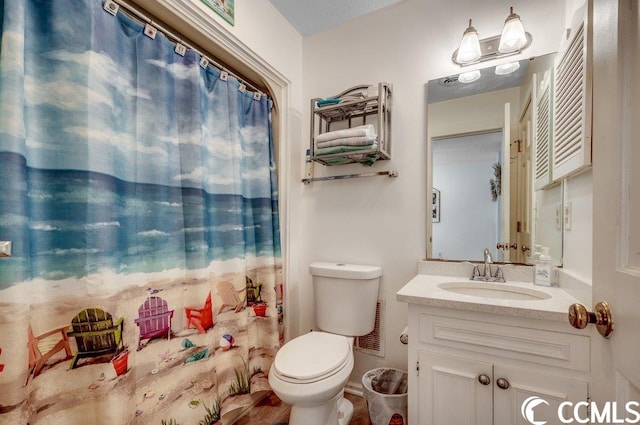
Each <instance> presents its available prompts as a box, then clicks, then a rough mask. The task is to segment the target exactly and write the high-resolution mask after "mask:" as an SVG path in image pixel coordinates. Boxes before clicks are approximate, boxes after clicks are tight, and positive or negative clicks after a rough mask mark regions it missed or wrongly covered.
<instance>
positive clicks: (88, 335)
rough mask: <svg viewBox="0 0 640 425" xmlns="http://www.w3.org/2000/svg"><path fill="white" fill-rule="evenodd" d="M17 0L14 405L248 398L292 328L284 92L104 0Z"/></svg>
mask: <svg viewBox="0 0 640 425" xmlns="http://www.w3.org/2000/svg"><path fill="white" fill-rule="evenodd" d="M0 8H1V10H0V31H1V37H2V39H1V44H0V241H11V242H12V248H13V249H12V255H11V256H10V257H6V256H4V257H0V423H2V424H22V425H24V424H30V425H36V424H43V425H57V424H64V425H72V424H145V425H146V424H158V425H160V424H180V425H189V424H215V423H217V422H218V421H219V420H220V418H221V417H222V416H224V415H225V414H227V413H230V412H232V411H237V409H241V408H243V407H246V406H249V405H250V403H251V402H252V400H254V399H255V397H257V396H258V395H259V393H260V392H263V391H267V390H269V386H268V379H267V375H268V372H269V368H270V366H271V363H272V361H273V358H274V356H275V352H276V350H277V349H278V348H279V346H280V345H281V343H282V318H283V311H282V295H283V278H282V268H281V250H280V232H279V226H278V222H279V221H278V220H279V219H278V195H277V185H276V168H275V161H274V152H273V140H272V132H271V107H272V101H271V100H270V99H269V98H268V97H267V96H266V95H264V94H261V93H259V92H252V91H250V90H249V89H247V88H246V87H245V85H244V84H241V83H240V82H239V81H238V80H237V79H236V78H234V77H232V76H230V75H228V74H227V73H225V72H221V71H219V70H217V69H215V68H214V67H212V66H210V65H209V64H208V63H207V59H206V58H204V57H203V56H202V55H201V54H200V53H198V52H195V51H192V50H189V49H187V50H186V51H184V50H183V49H181V48H180V46H176V43H175V42H172V41H170V40H169V39H168V38H167V37H166V36H165V35H163V34H161V33H160V31H155V30H154V28H152V27H150V26H146V27H145V25H143V24H141V23H139V22H138V21H136V20H133V19H131V18H130V17H129V16H128V15H126V14H125V13H123V12H122V11H116V10H114V9H110V10H109V11H107V10H105V9H109V8H108V7H107V8H105V7H104V4H103V2H102V1H100V0H55V1H50V0H21V1H13V0H11V1H0Z"/></svg>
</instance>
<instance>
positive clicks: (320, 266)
mask: <svg viewBox="0 0 640 425" xmlns="http://www.w3.org/2000/svg"><path fill="white" fill-rule="evenodd" d="M309 272H310V273H311V275H313V276H322V277H334V278H338V279H375V278H377V277H380V276H382V267H380V266H365V265H360V264H345V263H323V262H315V263H311V265H310V266H309Z"/></svg>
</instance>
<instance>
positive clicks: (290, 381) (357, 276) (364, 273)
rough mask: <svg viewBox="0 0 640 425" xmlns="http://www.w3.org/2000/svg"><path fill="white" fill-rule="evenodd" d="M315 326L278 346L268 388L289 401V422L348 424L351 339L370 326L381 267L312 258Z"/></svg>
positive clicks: (310, 269)
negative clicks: (314, 330)
mask: <svg viewBox="0 0 640 425" xmlns="http://www.w3.org/2000/svg"><path fill="white" fill-rule="evenodd" d="M309 271H310V273H311V275H312V276H313V294H314V307H315V319H316V325H317V327H318V328H319V329H320V330H321V331H320V332H310V333H308V334H305V335H301V336H299V337H297V338H294V339H292V340H291V341H289V342H287V343H286V344H285V345H283V346H282V347H281V348H280V350H279V351H278V352H277V353H276V357H275V359H274V361H273V364H272V365H271V368H270V370H269V384H270V385H271V389H272V390H273V392H274V393H275V394H276V395H277V396H278V397H279V398H280V399H281V400H282V401H284V402H285V403H287V404H289V405H291V414H290V416H289V425H347V424H348V423H349V422H350V421H351V417H352V416H353V405H352V404H351V402H350V401H349V400H347V399H345V398H344V387H345V385H346V383H347V381H348V380H349V376H350V375H351V372H352V371H353V338H354V336H360V335H366V334H368V333H370V332H371V331H372V330H373V328H374V326H375V316H376V303H377V296H378V288H379V284H380V276H381V275H382V269H381V268H380V267H379V266H363V265H354V264H345V263H313V264H311V266H310V267H309Z"/></svg>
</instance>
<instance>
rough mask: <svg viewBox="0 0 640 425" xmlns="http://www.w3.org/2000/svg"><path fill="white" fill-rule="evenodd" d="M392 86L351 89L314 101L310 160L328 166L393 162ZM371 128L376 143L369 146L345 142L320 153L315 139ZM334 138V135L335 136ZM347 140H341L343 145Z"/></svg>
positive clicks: (385, 84) (367, 86)
mask: <svg viewBox="0 0 640 425" xmlns="http://www.w3.org/2000/svg"><path fill="white" fill-rule="evenodd" d="M391 92H392V85H391V84H389V83H384V82H383V83H378V84H373V85H368V84H365V85H359V86H355V87H351V88H350V89H347V90H345V91H343V92H342V93H340V94H337V95H335V96H331V97H329V98H324V99H323V98H314V99H311V105H310V106H311V121H310V123H311V125H310V127H311V137H310V146H309V147H310V150H309V151H310V152H311V160H312V161H314V162H319V163H320V164H323V165H327V166H335V165H344V164H352V163H361V164H363V165H371V164H373V163H374V162H377V161H381V160H387V159H391ZM361 125H371V126H373V129H374V130H375V134H374V136H375V139H372V140H371V142H370V143H369V144H368V145H366V146H358V145H356V146H354V144H353V143H349V142H345V143H344V144H343V143H339V142H337V143H335V144H332V145H331V146H333V147H334V148H332V149H318V147H317V146H316V143H315V142H316V137H317V136H319V135H324V136H326V135H327V134H326V133H330V132H336V131H340V130H346V129H352V128H353V127H357V126H361ZM334 134H335V133H334ZM344 140H345V139H340V142H342V141H344Z"/></svg>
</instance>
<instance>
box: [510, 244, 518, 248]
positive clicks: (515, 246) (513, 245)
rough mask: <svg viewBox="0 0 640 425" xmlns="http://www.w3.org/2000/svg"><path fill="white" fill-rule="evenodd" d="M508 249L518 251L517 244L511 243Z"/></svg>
mask: <svg viewBox="0 0 640 425" xmlns="http://www.w3.org/2000/svg"><path fill="white" fill-rule="evenodd" d="M509 248H511V249H518V244H517V243H512V244H511V245H509Z"/></svg>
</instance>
